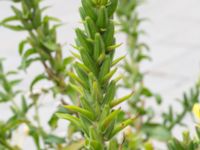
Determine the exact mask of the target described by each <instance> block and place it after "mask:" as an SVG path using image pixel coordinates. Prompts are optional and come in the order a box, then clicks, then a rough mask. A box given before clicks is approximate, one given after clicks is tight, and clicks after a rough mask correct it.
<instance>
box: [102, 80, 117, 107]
mask: <svg viewBox="0 0 200 150" xmlns="http://www.w3.org/2000/svg"><path fill="white" fill-rule="evenodd" d="M115 92H116V83H115V82H114V81H111V83H110V84H109V86H108V89H107V92H106V95H105V96H104V99H103V104H109V103H110V101H111V100H112V99H114V97H115Z"/></svg>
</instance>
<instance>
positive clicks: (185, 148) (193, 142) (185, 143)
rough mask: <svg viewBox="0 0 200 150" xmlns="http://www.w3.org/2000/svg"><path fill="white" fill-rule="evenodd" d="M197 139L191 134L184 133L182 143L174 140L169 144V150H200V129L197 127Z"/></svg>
mask: <svg viewBox="0 0 200 150" xmlns="http://www.w3.org/2000/svg"><path fill="white" fill-rule="evenodd" d="M196 134H197V137H196V138H191V137H190V133H189V132H188V131H187V132H183V139H182V141H180V140H178V139H176V138H173V139H172V140H170V141H169V143H168V150H199V148H200V131H199V128H198V127H196Z"/></svg>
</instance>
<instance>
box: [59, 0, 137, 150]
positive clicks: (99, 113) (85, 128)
mask: <svg viewBox="0 0 200 150" xmlns="http://www.w3.org/2000/svg"><path fill="white" fill-rule="evenodd" d="M117 2H118V0H111V1H107V0H100V1H98V0H94V1H92V0H82V6H81V7H80V9H79V10H80V15H81V18H82V22H83V24H84V30H81V29H79V28H78V29H76V36H77V39H76V46H75V47H76V48H77V51H78V53H77V56H79V57H78V60H77V61H76V63H75V65H74V68H75V71H76V73H73V72H68V75H69V76H70V77H71V78H73V79H74V81H76V82H75V84H72V83H71V86H72V87H74V89H77V92H79V93H80V106H73V105H65V106H64V107H65V108H67V109H68V110H69V111H72V112H74V113H75V116H74V115H69V114H65V113H62V114H61V113H58V114H57V115H58V116H59V117H60V118H63V119H67V120H69V121H71V122H72V123H74V124H75V125H76V126H77V127H78V128H79V129H80V130H81V131H82V132H83V133H84V137H85V139H86V147H87V149H90V150H102V149H106V147H107V145H106V142H109V141H110V140H111V139H112V138H113V137H114V136H115V135H116V134H117V133H118V132H120V131H121V130H122V129H124V128H125V127H126V126H128V125H129V124H131V123H132V122H133V121H134V119H135V117H131V118H130V119H126V120H125V119H124V120H121V119H120V118H119V117H118V116H119V114H121V113H122V110H120V109H119V108H116V106H118V105H119V104H120V103H122V102H124V101H125V100H127V99H129V98H130V97H131V96H132V93H131V94H129V95H127V96H124V97H122V98H115V93H116V90H117V87H116V84H117V81H118V80H119V79H120V78H119V77H117V78H113V75H114V74H115V72H116V64H117V63H118V61H120V60H121V59H119V58H117V59H116V60H114V53H115V49H116V48H117V47H118V46H119V44H116V42H115V35H114V33H115V25H114V21H113V14H114V12H115V9H116V7H117ZM112 68H114V69H112Z"/></svg>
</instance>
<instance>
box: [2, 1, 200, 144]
mask: <svg viewBox="0 0 200 150" xmlns="http://www.w3.org/2000/svg"><path fill="white" fill-rule="evenodd" d="M43 4H44V6H46V5H50V6H52V7H51V8H50V9H49V10H47V12H46V13H47V14H49V15H52V16H55V17H58V18H60V19H61V20H62V21H63V22H64V26H62V27H61V28H59V30H58V38H59V41H60V42H61V43H62V44H63V46H64V50H65V54H66V55H68V54H69V53H70V50H72V49H73V48H72V47H71V46H70V44H73V43H74V37H75V34H74V30H73V29H75V28H76V27H77V26H81V23H80V22H79V21H80V18H79V14H78V8H79V6H80V2H79V1H78V0H76V1H74V0H67V1H66V0H46V1H44V3H43ZM10 6H11V3H10V2H9V1H6V0H3V1H2V0H0V20H2V19H3V18H5V17H7V16H10V15H12V11H11V9H10ZM139 15H140V16H141V17H145V18H148V21H146V22H144V23H143V24H142V26H141V28H142V29H144V30H145V31H146V32H147V35H145V36H143V37H142V39H141V40H142V41H144V42H145V43H147V44H148V45H149V47H150V56H151V57H152V61H151V62H148V61H147V62H145V63H143V64H142V70H143V72H146V73H147V75H146V78H145V84H146V85H147V87H149V88H150V89H152V91H154V92H158V93H160V94H161V96H162V97H163V105H162V106H161V107H160V108H158V110H156V112H157V113H159V110H161V109H162V110H164V109H167V105H168V104H169V103H170V104H172V103H174V104H177V103H176V102H175V100H176V99H177V98H179V97H181V95H182V93H183V91H187V90H188V89H189V88H190V87H191V86H192V85H194V83H195V81H196V80H197V79H198V75H199V73H200V1H199V0H166V1H162V0H147V1H146V2H145V3H144V4H143V5H141V6H140V7H139ZM25 37H26V34H25V33H24V34H23V33H18V32H13V31H10V30H8V29H5V28H2V27H0V57H1V58H2V57H3V58H6V61H5V63H4V64H5V67H6V68H5V69H6V70H10V69H15V68H17V67H18V66H19V64H20V57H19V54H18V44H19V42H20V41H21V40H23V39H24V38H25ZM117 40H118V41H119V42H122V43H123V42H124V41H125V36H124V35H122V34H117ZM124 53H125V46H124V45H123V46H121V47H120V48H119V50H118V51H117V54H116V55H118V56H119V55H122V54H124ZM41 70H42V67H40V65H38V64H34V65H32V66H31V67H30V68H29V69H28V70H27V74H22V75H21V76H22V77H23V78H24V79H25V81H24V82H23V84H21V85H20V88H22V89H24V90H26V89H28V86H29V80H30V79H32V78H33V77H34V76H35V75H36V74H38V73H39V72H40V71H41ZM118 94H120V93H118ZM48 99H51V97H44V104H43V106H44V108H45V109H43V111H44V112H43V113H42V114H43V118H44V119H43V121H44V122H46V121H45V120H48V116H49V115H50V113H49V112H53V111H54V110H53V109H56V107H54V108H52V107H51V106H52V105H57V103H56V102H53V101H51V102H50V101H47V100H48ZM174 107H175V108H177V109H176V110H177V111H179V109H178V106H176V105H174ZM7 108H8V106H6V105H0V118H1V119H6V118H7V116H9V113H10V112H9V110H8V109H7ZM155 119H159V118H155ZM185 122H186V123H187V124H189V125H190V126H191V129H192V128H193V127H194V123H193V122H191V116H187V118H186V120H185ZM60 124H62V127H63V128H60V129H59V131H57V132H60V134H62V131H63V130H65V128H66V124H65V123H63V122H61V123H60ZM181 132H182V130H180V128H179V129H178V131H177V130H176V129H175V131H174V133H175V134H176V135H177V136H178V137H179V136H180V135H181ZM28 145H29V143H28V144H27V145H26V146H28Z"/></svg>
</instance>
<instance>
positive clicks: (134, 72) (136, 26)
mask: <svg viewBox="0 0 200 150" xmlns="http://www.w3.org/2000/svg"><path fill="white" fill-rule="evenodd" d="M142 2H143V1H140V0H120V1H119V5H118V10H117V17H118V20H119V28H120V32H122V33H124V34H125V35H126V46H127V48H126V49H127V56H126V59H125V62H124V64H123V65H122V68H123V69H124V71H125V73H124V78H123V79H124V80H123V83H122V87H124V88H126V89H134V90H135V94H134V96H133V97H132V98H131V100H130V101H128V104H129V106H130V109H129V110H128V112H127V113H136V112H137V113H139V117H138V119H137V120H136V121H135V122H134V125H133V129H132V130H130V131H129V136H132V137H137V141H136V140H135V141H130V140H128V136H125V142H124V143H126V141H127V143H128V144H123V145H124V147H126V148H128V146H129V145H131V146H132V145H133V144H132V143H134V142H135V143H136V144H135V145H134V146H135V147H134V148H135V149H137V148H141V147H143V146H144V144H141V143H143V141H148V139H150V140H152V139H158V140H162V141H164V142H167V141H168V140H169V138H170V137H171V132H172V130H173V128H174V127H175V126H177V125H183V120H184V118H185V116H186V114H188V113H190V110H191V108H192V106H193V104H194V103H196V102H198V100H199V93H200V91H199V87H198V86H196V85H195V86H194V88H192V89H191V90H190V93H187V92H185V93H184V94H183V99H181V100H179V101H180V103H181V107H182V112H180V113H178V114H177V113H176V112H175V111H174V110H173V107H172V106H173V105H170V106H169V111H168V112H162V113H163V115H162V116H163V117H162V118H163V120H162V121H161V122H155V121H153V120H152V119H153V118H154V117H155V116H156V114H155V112H154V109H153V108H151V107H146V106H145V104H146V103H149V101H147V99H148V100H149V98H154V99H155V100H156V102H157V104H158V106H159V105H160V104H161V102H162V100H161V97H160V96H159V95H158V94H155V93H153V92H152V91H151V90H150V89H149V88H148V87H146V86H145V84H144V77H145V73H143V72H142V71H141V67H140V65H141V63H142V62H144V61H146V60H150V59H151V58H150V56H149V54H148V50H149V47H148V45H147V44H146V43H144V42H142V41H141V36H142V35H143V34H145V31H144V30H142V29H141V23H142V22H143V21H145V20H146V19H144V18H141V17H140V16H139V15H138V12H137V10H138V7H139V6H140V4H141V3H142ZM135 130H136V131H135ZM131 132H132V134H131ZM132 139H135V138H132ZM125 145H126V146H125ZM132 148H133V147H132ZM129 149H130V147H129Z"/></svg>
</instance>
